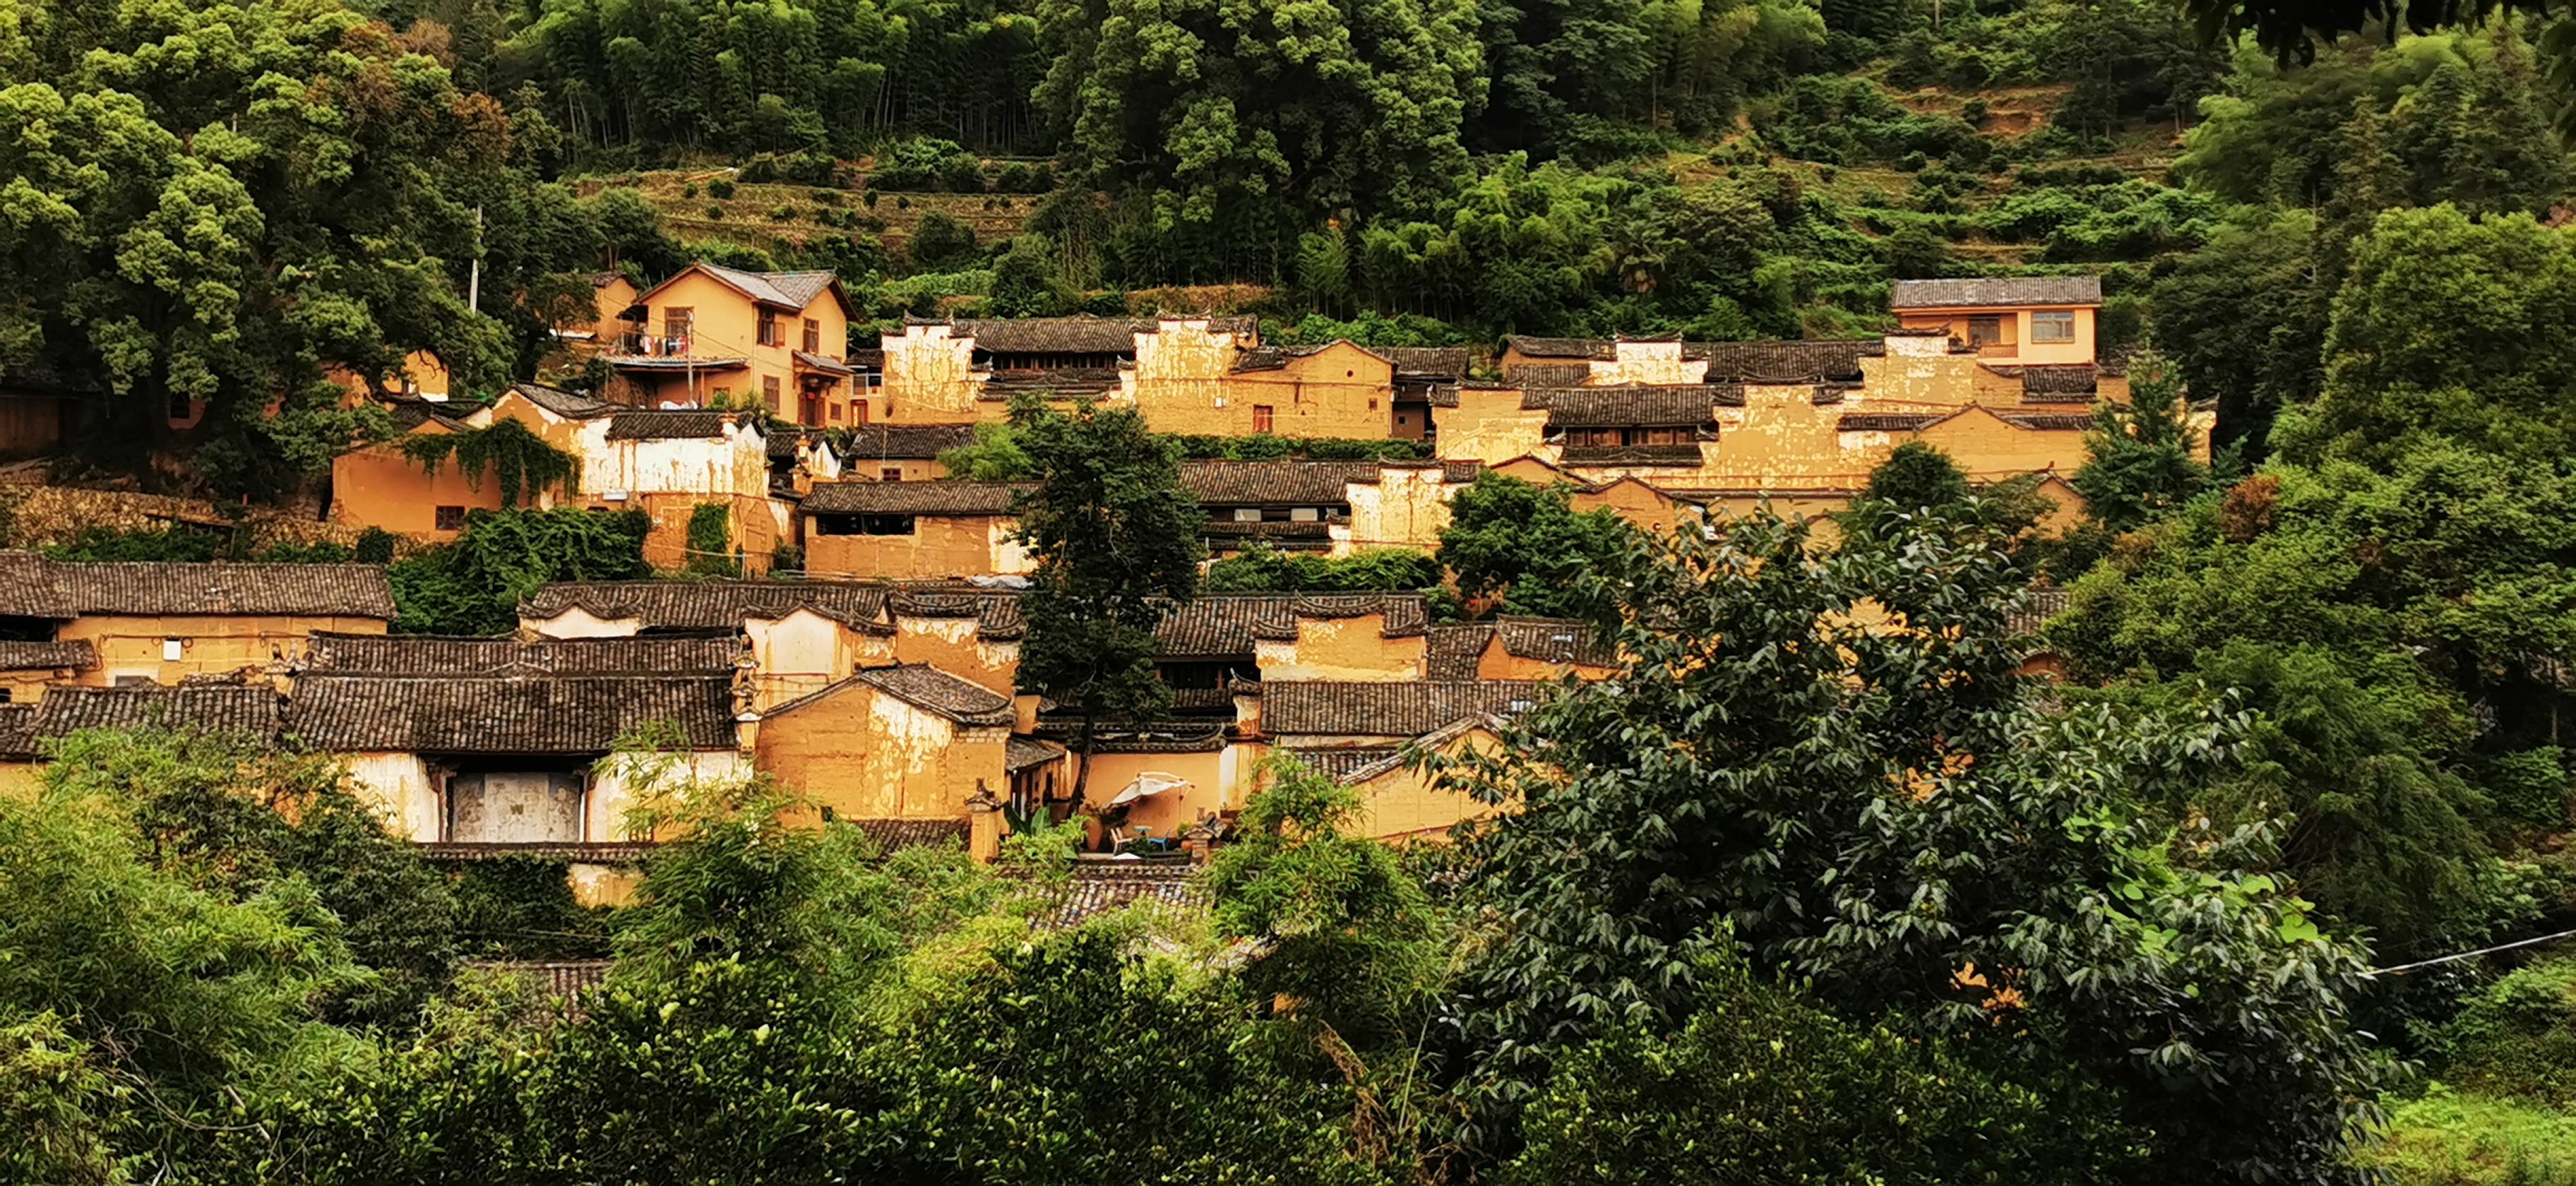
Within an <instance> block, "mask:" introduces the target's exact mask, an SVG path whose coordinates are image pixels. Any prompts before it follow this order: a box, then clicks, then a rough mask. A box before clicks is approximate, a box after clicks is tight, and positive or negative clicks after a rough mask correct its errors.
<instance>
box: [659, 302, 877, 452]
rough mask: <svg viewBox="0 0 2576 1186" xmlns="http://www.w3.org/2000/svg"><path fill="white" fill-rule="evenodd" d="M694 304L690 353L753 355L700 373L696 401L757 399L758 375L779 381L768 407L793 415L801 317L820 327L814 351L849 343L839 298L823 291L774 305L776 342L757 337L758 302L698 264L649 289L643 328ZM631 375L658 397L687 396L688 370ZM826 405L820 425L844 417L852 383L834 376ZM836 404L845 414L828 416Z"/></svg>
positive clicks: (835, 351) (830, 351)
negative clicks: (725, 394) (792, 306)
mask: <svg viewBox="0 0 2576 1186" xmlns="http://www.w3.org/2000/svg"><path fill="white" fill-rule="evenodd" d="M675 308H685V309H688V310H690V311H691V314H692V326H691V331H690V348H689V349H690V353H691V354H693V355H695V356H697V357H700V358H743V359H749V360H750V363H751V365H750V367H749V369H747V370H737V371H726V372H710V373H708V374H702V375H700V376H698V380H697V390H698V402H699V403H701V404H703V403H706V402H708V401H709V400H710V399H711V398H712V397H713V393H714V392H715V391H716V390H720V389H722V390H729V391H730V392H731V393H732V394H733V396H734V397H735V398H736V399H737V400H738V401H739V400H745V399H750V400H757V399H759V398H761V393H762V390H763V388H762V382H761V381H762V380H763V379H765V378H775V379H777V380H778V392H779V395H778V407H776V408H774V409H772V410H773V411H776V412H777V413H779V414H780V415H782V416H784V417H786V418H788V419H790V420H795V419H798V415H797V408H798V404H797V376H798V374H799V373H800V372H799V371H798V369H797V366H796V360H795V355H794V352H795V351H797V350H801V349H803V348H804V341H805V321H806V319H807V318H811V319H813V320H814V321H815V322H816V328H817V329H818V330H819V331H820V333H821V341H820V342H819V343H818V344H819V345H820V346H821V347H822V349H821V350H820V351H818V352H817V353H821V354H827V355H839V354H842V353H843V352H844V351H845V350H846V349H847V348H848V339H849V319H848V317H847V316H845V315H844V314H843V313H842V312H841V305H840V302H839V301H837V300H835V299H833V297H832V295H831V293H830V292H829V291H826V292H824V293H822V294H820V295H818V296H816V297H815V298H814V299H813V301H811V302H809V303H808V304H807V305H806V306H805V307H804V308H803V309H801V310H798V311H795V312H789V311H787V310H784V309H780V310H774V312H776V314H777V317H778V328H779V335H778V338H779V344H778V345H775V346H763V345H761V344H760V305H759V303H758V302H756V301H754V300H752V299H751V298H750V297H748V296H745V295H743V294H742V292H741V291H740V290H737V289H735V288H734V287H733V286H731V285H728V284H726V283H724V282H723V281H721V280H718V279H716V278H715V277H714V276H711V275H709V274H707V273H706V272H705V271H703V270H698V269H691V270H689V271H685V272H682V273H681V274H680V275H679V276H677V277H675V278H673V279H672V280H671V281H670V282H669V283H668V284H665V285H663V286H662V287H661V288H660V289H659V290H657V291H655V292H654V293H653V294H652V300H650V301H649V302H647V310H648V312H649V313H650V314H651V316H650V318H649V319H648V320H647V321H646V322H645V324H644V332H645V333H648V334H657V335H658V334H661V333H662V332H663V331H664V327H665V325H666V322H665V321H664V315H665V314H666V313H667V312H668V311H669V310H671V309H675ZM628 378H629V379H630V381H632V382H634V383H636V384H637V385H638V386H639V387H640V388H644V389H646V390H650V391H652V392H653V393H654V400H655V402H660V401H661V400H662V399H669V398H678V399H682V400H684V401H685V399H686V396H685V388H686V386H687V383H688V379H687V376H685V375H677V376H674V375H668V374H652V375H644V374H638V373H630V375H629V376H628ZM825 399H826V408H827V411H826V413H825V415H824V416H822V417H818V418H817V421H818V422H819V423H822V424H826V425H829V424H835V423H847V420H846V417H847V415H848V412H847V410H846V409H847V407H848V404H849V400H850V384H849V380H847V379H837V380H835V382H834V383H833V385H832V387H831V388H830V390H829V391H828V393H827V394H826V397H825ZM835 404H837V405H839V406H841V407H842V408H843V409H844V411H843V413H842V415H843V417H844V419H840V420H835V419H832V418H831V417H830V415H829V412H828V408H829V407H830V406H831V405H835Z"/></svg>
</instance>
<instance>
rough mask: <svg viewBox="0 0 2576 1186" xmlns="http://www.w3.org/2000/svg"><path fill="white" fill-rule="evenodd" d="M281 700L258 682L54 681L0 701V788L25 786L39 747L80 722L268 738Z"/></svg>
mask: <svg viewBox="0 0 2576 1186" xmlns="http://www.w3.org/2000/svg"><path fill="white" fill-rule="evenodd" d="M283 705H284V701H283V699H282V698H281V697H280V696H279V695H278V693H277V689H276V688H275V687H273V686H271V685H269V684H267V683H265V682H260V683H201V684H190V685H185V686H180V687H163V686H161V685H158V684H140V685H135V684H128V685H120V686H117V687H108V688H98V687H71V688H54V689H52V690H51V691H50V692H48V694H47V695H46V696H45V698H44V699H43V700H42V701H40V702H38V703H35V704H9V705H0V794H5V793H10V792H12V791H19V790H23V789H25V788H28V787H32V786H33V785H34V783H35V780H36V777H37V773H38V770H39V768H40V767H41V766H42V764H43V762H44V760H45V757H46V749H47V747H48V746H49V745H50V744H52V743H54V742H59V741H61V740H62V739H64V738H66V737H69V736H71V735H72V734H74V733H78V732H81V731H83V730H87V729H142V730H172V729H182V728H193V729H197V730H201V731H204V732H207V733H219V734H225V735H230V736H238V737H243V738H247V739H250V740H254V741H270V740H273V739H274V738H275V737H276V736H277V731H278V722H279V718H280V715H281V713H282V712H283Z"/></svg>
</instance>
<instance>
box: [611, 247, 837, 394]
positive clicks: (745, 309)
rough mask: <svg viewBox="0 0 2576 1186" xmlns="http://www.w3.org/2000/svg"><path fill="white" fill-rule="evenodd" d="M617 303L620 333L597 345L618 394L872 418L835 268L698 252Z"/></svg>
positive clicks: (613, 391) (616, 320)
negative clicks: (859, 385) (750, 267)
mask: <svg viewBox="0 0 2576 1186" xmlns="http://www.w3.org/2000/svg"><path fill="white" fill-rule="evenodd" d="M608 291H609V290H607V289H603V292H604V293H605V292H608ZM608 299H613V298H612V297H607V296H604V297H603V302H605V301H606V300H608ZM618 312H619V313H620V314H621V315H622V316H620V317H618V318H616V319H615V324H616V326H617V328H616V330H615V332H614V333H613V334H612V335H610V336H608V337H607V338H606V339H605V340H603V341H601V342H600V343H599V344H598V348H599V351H600V356H601V357H602V358H605V359H606V360H607V362H608V366H609V369H610V371H611V372H612V373H613V374H614V375H615V380H614V382H613V383H612V384H611V385H610V389H609V390H608V391H606V392H604V393H603V394H604V395H606V396H607V397H608V398H609V399H611V400H614V401H615V402H618V403H623V404H630V405H634V406H637V407H645V408H703V407H715V406H732V407H738V408H753V407H757V408H761V409H765V410H766V411H768V412H769V413H770V414H771V415H774V416H777V417H780V418H781V419H784V420H787V421H789V422H791V423H795V424H801V425H808V426H812V427H818V428H823V427H835V426H845V425H857V424H865V423H867V422H868V421H869V420H870V419H871V417H872V414H873V413H872V410H871V409H870V407H869V406H868V405H869V401H870V398H871V397H869V396H867V395H864V394H861V393H858V392H856V391H854V390H853V387H852V384H851V379H852V377H853V376H854V375H855V374H856V369H855V368H853V367H852V366H851V365H850V364H849V363H848V362H846V361H844V359H843V356H844V355H845V354H846V353H847V351H848V348H849V343H848V339H849V324H850V317H851V305H850V296H849V293H848V292H847V291H846V290H844V289H843V288H842V287H841V282H840V280H839V279H838V278H836V277H834V276H833V275H832V273H830V272H745V271H741V270H739V269H735V268H727V267H721V266H718V265H716V264H711V263H708V262H706V261H704V260H700V261H698V262H696V263H693V264H690V265H689V266H688V267H685V268H682V269H680V271H679V272H678V273H677V274H675V275H673V276H671V277H670V278H669V279H666V280H664V281H662V282H661V283H660V284H656V285H654V286H653V287H651V288H649V289H646V290H645V291H643V292H641V293H638V294H636V295H635V297H634V299H633V300H632V301H630V302H629V303H628V305H627V307H625V308H623V309H620V310H619V311H618ZM637 314H640V316H636V315H637Z"/></svg>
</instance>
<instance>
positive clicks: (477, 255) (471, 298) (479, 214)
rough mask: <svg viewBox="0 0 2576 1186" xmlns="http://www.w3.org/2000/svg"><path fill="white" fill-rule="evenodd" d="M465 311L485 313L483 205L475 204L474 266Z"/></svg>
mask: <svg viewBox="0 0 2576 1186" xmlns="http://www.w3.org/2000/svg"><path fill="white" fill-rule="evenodd" d="M465 311H466V312H468V313H480V312H482V311H483V203H481V202H476V203H474V264H473V269H472V270H471V271H469V272H467V273H466V279H465Z"/></svg>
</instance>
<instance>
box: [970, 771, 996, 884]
mask: <svg viewBox="0 0 2576 1186" xmlns="http://www.w3.org/2000/svg"><path fill="white" fill-rule="evenodd" d="M966 855H967V856H970V857H973V858H974V859H975V863H976V864H979V865H989V864H992V863H993V862H995V861H997V860H1000V859H1001V857H1002V801H1001V800H999V799H996V798H994V797H993V788H991V787H988V786H986V785H984V780H983V779H980V778H979V779H976V780H975V794H974V796H973V797H971V798H969V799H967V800H966Z"/></svg>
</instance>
